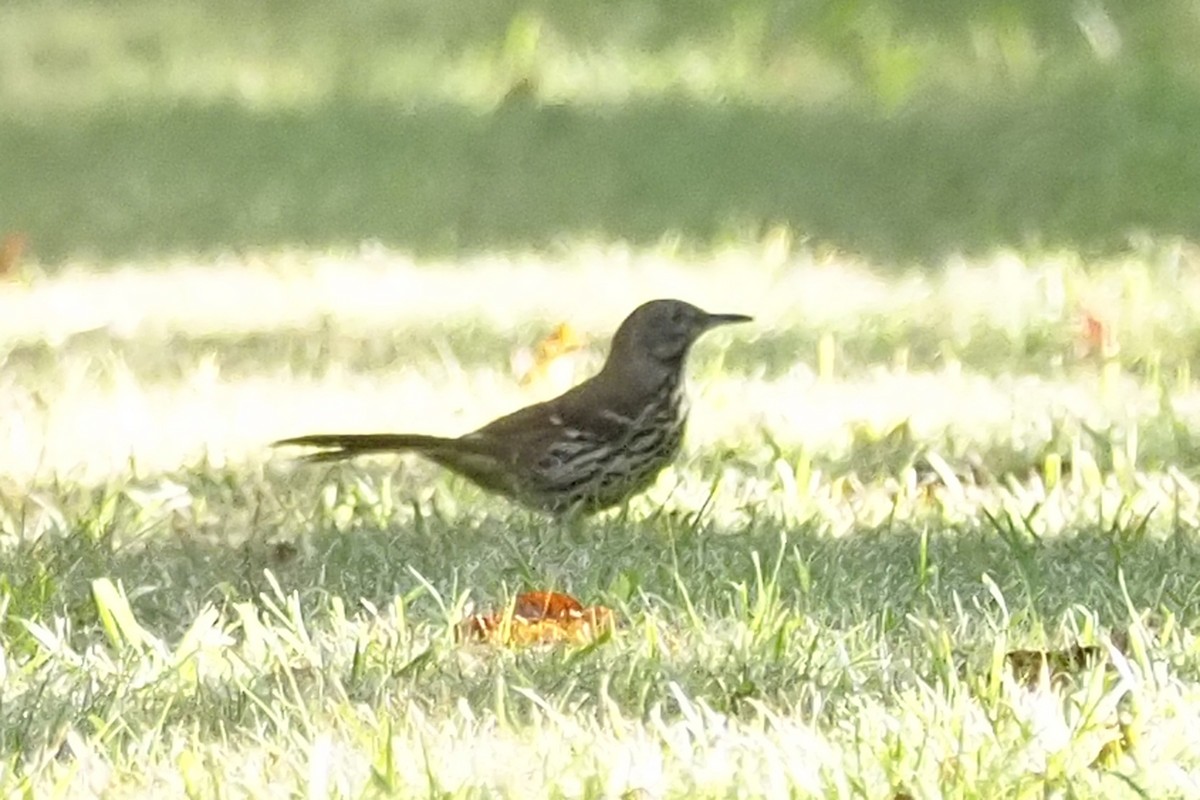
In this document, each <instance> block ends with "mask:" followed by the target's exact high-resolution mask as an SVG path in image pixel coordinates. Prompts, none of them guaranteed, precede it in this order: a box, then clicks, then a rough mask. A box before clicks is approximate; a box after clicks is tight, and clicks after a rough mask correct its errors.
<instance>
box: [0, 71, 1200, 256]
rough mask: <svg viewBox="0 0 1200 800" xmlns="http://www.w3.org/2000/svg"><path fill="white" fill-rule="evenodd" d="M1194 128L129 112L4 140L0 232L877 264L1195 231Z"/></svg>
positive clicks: (1088, 102)
mask: <svg viewBox="0 0 1200 800" xmlns="http://www.w3.org/2000/svg"><path fill="white" fill-rule="evenodd" d="M1066 83H1070V85H1066ZM1197 129H1200V95H1197V94H1196V92H1195V91H1193V90H1191V89H1187V88H1184V87H1183V85H1182V84H1179V83H1177V82H1172V81H1170V80H1169V79H1167V78H1162V79H1161V80H1160V79H1156V78H1154V77H1152V76H1150V74H1148V73H1137V72H1130V73H1128V74H1123V73H1119V72H1116V71H1113V72H1111V73H1105V74H1102V75H1100V76H1098V77H1097V76H1093V77H1092V78H1090V79H1088V80H1087V81H1084V82H1078V81H1076V82H1069V81H1068V82H1065V83H1064V85H1062V86H1059V87H1056V88H1049V89H1046V90H1044V91H1042V92H1040V93H1037V94H1031V95H1026V96H1021V97H1015V98H1008V99H998V98H992V99H981V100H979V101H978V102H974V103H968V102H966V101H957V102H948V101H945V100H944V99H943V100H942V101H939V102H933V101H932V100H931V101H929V102H914V103H913V104H912V106H911V107H910V108H909V109H908V110H906V111H904V112H903V113H899V114H897V115H895V116H892V117H886V116H881V115H879V114H878V113H873V112H866V111H855V110H853V109H845V108H843V109H809V110H805V109H797V108H790V109H789V108H778V107H768V106H746V105H736V104H733V103H728V104H698V103H692V102H685V101H678V102H634V103H630V104H627V105H622V106H615V107H612V108H597V109H586V108H579V107H568V106H561V107H555V106H538V105H535V104H533V103H528V104H527V103H522V102H519V101H518V102H515V103H511V104H509V105H507V106H502V107H500V108H499V109H498V110H497V111H495V112H494V113H491V114H475V113H472V112H471V111H468V110H465V109H462V108H457V107H449V106H446V107H432V108H422V109H418V110H413V111H408V112H406V111H402V110H399V109H396V108H390V107H384V106H370V105H364V104H361V103H358V102H354V101H350V100H344V101H340V102H334V103H331V104H328V105H325V106H322V107H320V108H318V109H315V110H313V111H311V112H303V113H302V112H296V113H276V114H271V115H264V114H256V113H253V112H251V111H248V110H246V109H243V108H240V107H236V106H232V105H223V106H214V107H199V106H177V107H173V108H159V109H148V108H147V109H130V108H126V109H120V110H112V111H108V112H104V113H100V114H97V115H95V116H87V117H81V118H77V119H69V120H68V119H52V120H47V121H42V122H37V121H7V122H6V123H5V124H4V125H3V126H0V152H3V153H5V158H4V159H2V160H0V185H3V186H5V187H9V188H8V189H6V191H5V192H3V193H0V220H4V224H5V225H6V226H8V227H11V228H18V229H22V230H25V231H27V232H28V233H29V235H30V237H31V239H32V241H33V242H34V244H35V248H36V251H37V253H38V255H39V256H40V257H41V258H42V259H43V260H44V261H47V262H51V263H52V262H54V261H56V260H58V259H61V258H63V257H65V256H68V255H72V254H88V255H93V256H98V257H101V258H104V259H121V258H126V257H131V256H138V255H151V254H154V253H158V252H173V251H213V250H218V249H222V248H247V247H257V246H262V247H274V246H280V245H296V244H299V245H308V246H314V247H341V246H353V245H355V244H356V243H357V242H359V241H361V240H363V239H366V238H374V239H379V240H382V241H383V242H384V243H386V244H388V245H390V246H394V247H398V248H402V249H407V250H412V251H414V252H417V253H420V254H437V253H453V252H460V251H462V250H475V249H505V248H524V247H531V246H544V245H546V244H548V243H553V242H554V241H555V240H556V238H558V237H561V236H591V235H595V236H600V237H603V238H618V239H626V240H629V241H632V242H636V243H645V242H653V241H656V240H658V239H659V238H660V237H662V236H663V234H664V232H677V233H680V234H682V235H684V236H686V237H689V238H694V239H696V240H700V241H708V242H715V241H720V240H721V239H722V238H723V237H726V236H731V235H736V236H740V235H745V234H746V233H747V232H749V233H750V234H752V235H753V234H754V233H755V232H757V230H758V229H759V226H760V225H762V224H764V223H766V224H771V223H787V224H789V225H791V226H793V227H794V228H795V229H796V230H798V231H800V232H802V233H803V234H806V235H810V236H812V237H814V238H815V239H816V240H818V241H823V242H829V243H832V244H835V245H837V246H840V247H843V248H847V249H851V250H855V251H859V252H862V253H864V254H867V255H869V256H872V257H875V258H880V259H899V260H904V261H916V262H931V261H936V260H938V259H939V258H941V257H942V256H944V255H946V254H947V253H950V252H956V251H967V252H971V251H986V250H989V249H992V248H995V247H1000V246H1010V245H1016V246H1020V245H1045V246H1066V247H1070V248H1075V249H1081V250H1084V251H1094V250H1103V249H1112V248H1116V247H1120V246H1122V245H1123V243H1124V242H1125V241H1126V240H1125V237H1126V236H1127V235H1128V234H1129V232H1131V231H1133V230H1141V231H1145V232H1148V233H1150V234H1157V235H1176V234H1177V235H1184V236H1193V237H1200V228H1198V227H1197V217H1196V215H1195V214H1194V213H1193V210H1194V209H1195V208H1196V207H1197V206H1198V205H1200V150H1197V149H1196V148H1195V147H1193V146H1192V142H1191V133H1190V132H1191V131H1194V130H1197ZM11 187H18V188H17V190H16V191H13V190H12V189H11Z"/></svg>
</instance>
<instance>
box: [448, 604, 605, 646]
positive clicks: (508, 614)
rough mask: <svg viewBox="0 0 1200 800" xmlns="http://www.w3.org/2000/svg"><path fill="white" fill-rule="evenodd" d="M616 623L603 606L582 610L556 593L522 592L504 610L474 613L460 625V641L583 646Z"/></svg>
mask: <svg viewBox="0 0 1200 800" xmlns="http://www.w3.org/2000/svg"><path fill="white" fill-rule="evenodd" d="M615 624H616V615H615V614H614V613H613V611H612V610H611V609H609V608H605V607H604V606H589V607H587V608H585V607H584V606H583V604H582V603H580V602H579V601H578V600H576V599H575V598H574V597H571V596H570V595H566V594H560V593H558V592H525V593H524V594H520V595H517V597H516V598H515V599H514V600H513V602H512V605H510V606H509V607H508V609H507V610H505V611H503V612H499V613H493V614H474V615H472V616H470V617H468V618H467V619H465V620H463V621H462V622H461V623H459V626H458V634H459V637H460V638H463V639H478V640H481V641H485V642H491V643H492V644H499V645H506V646H510V647H511V646H519V645H529V644H541V643H546V642H569V643H572V644H586V643H588V642H591V641H593V640H595V639H596V637H598V636H599V635H600V634H602V633H604V632H605V631H608V630H611V629H612V628H613V627H614V626H615Z"/></svg>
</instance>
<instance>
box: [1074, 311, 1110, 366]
mask: <svg viewBox="0 0 1200 800" xmlns="http://www.w3.org/2000/svg"><path fill="white" fill-rule="evenodd" d="M1076 350H1077V351H1078V355H1080V356H1088V355H1093V354H1094V355H1099V356H1100V357H1101V358H1112V357H1114V356H1116V355H1117V353H1119V352H1120V351H1121V345H1120V343H1119V342H1118V341H1117V335H1116V333H1115V332H1114V331H1113V329H1112V326H1111V325H1109V324H1108V323H1107V322H1106V321H1105V319H1104V318H1103V317H1102V316H1099V315H1097V314H1095V313H1093V312H1091V311H1084V312H1083V319H1082V321H1081V323H1080V331H1079V340H1078V342H1077V344H1076Z"/></svg>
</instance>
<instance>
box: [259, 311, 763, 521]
mask: <svg viewBox="0 0 1200 800" xmlns="http://www.w3.org/2000/svg"><path fill="white" fill-rule="evenodd" d="M750 319H751V318H750V317H747V316H744V315H742V314H709V313H708V312H707V311H702V310H701V309H699V308H696V307H695V306H693V305H691V304H689V303H685V302H683V301H681V300H653V301H651V302H649V303H645V304H643V305H641V306H639V307H638V308H637V309H635V310H634V312H633V313H632V314H630V315H629V316H628V317H627V318H626V319H625V321H624V322H622V323H621V327H619V328H618V329H617V332H616V334H614V335H613V339H612V346H611V348H610V349H609V354H608V359H607V360H606V361H605V362H604V366H603V368H601V370H600V372H598V373H597V374H596V375H594V376H593V377H591V378H589V379H588V380H586V381H584V382H583V383H581V384H579V385H578V386H576V387H574V388H573V389H570V390H568V391H567V392H565V393H564V394H561V395H559V396H558V397H555V398H554V399H552V400H547V401H546V402H544V403H536V404H534V405H531V406H526V407H525V408H522V409H519V410H518V411H515V412H513V413H511V414H509V415H507V416H504V417H500V418H499V419H497V420H495V421H493V422H490V423H488V424H487V425H484V426H483V427H482V428H480V429H479V430H477V431H474V432H472V433H468V434H466V435H465V436H461V437H458V438H443V437H440V436H426V435H423V434H419V433H369V434H336V433H335V434H315V435H312V436H297V437H295V438H293V439H284V440H282V441H279V442H275V443H274V446H279V445H303V446H309V447H320V448H324V449H323V450H322V451H321V452H317V453H312V454H310V455H308V456H305V457H304V460H305V461H309V462H324V461H338V460H341V459H346V458H353V457H354V456H358V455H363V454H365V453H381V452H404V451H411V452H414V453H418V454H419V455H422V456H424V457H425V458H428V459H429V460H431V461H434V462H436V463H438V464H441V465H442V466H443V467H446V468H448V469H450V470H453V471H454V472H457V473H459V474H460V475H463V476H465V477H467V478H469V479H470V480H472V481H474V482H475V483H477V484H478V485H479V486H481V487H483V488H484V489H487V490H489V491H492V492H496V493H498V494H502V495H505V496H506V497H510V498H512V499H514V500H516V501H517V502H519V503H522V504H524V505H526V506H529V507H530V508H534V509H538V510H541V511H548V512H551V513H554V514H566V513H584V514H588V513H592V512H594V511H599V510H601V509H604V508H608V507H610V506H614V505H617V504H619V503H622V502H624V501H625V500H626V499H628V498H629V497H632V496H633V495H635V494H638V493H639V492H641V491H643V490H645V489H646V488H648V487H649V486H650V484H652V483H653V482H654V479H655V477H657V475H658V473H659V472H661V471H662V470H663V468H664V467H666V466H667V465H668V464H670V463H671V461H672V460H674V458H675V456H676V454H677V453H678V452H679V447H680V444H681V442H682V440H683V429H684V424H685V423H686V421H687V409H686V405H685V400H684V393H683V370H684V362H685V361H686V359H687V354H688V351H689V350H690V349H691V346H692V344H693V343H694V342H695V341H696V339H698V338H699V337H700V335H701V334H703V333H704V332H705V331H707V330H710V329H711V328H714V327H716V326H718V325H725V324H728V323H731V322H748V321H750Z"/></svg>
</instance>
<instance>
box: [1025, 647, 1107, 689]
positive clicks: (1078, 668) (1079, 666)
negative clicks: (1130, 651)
mask: <svg viewBox="0 0 1200 800" xmlns="http://www.w3.org/2000/svg"><path fill="white" fill-rule="evenodd" d="M1107 657H1108V655H1107V653H1106V652H1105V651H1104V648H1103V647H1100V646H1098V645H1086V646H1085V645H1078V644H1076V645H1071V646H1070V647H1067V648H1064V649H1062V650H1013V651H1011V652H1009V653H1005V655H1004V663H1005V664H1007V665H1008V667H1009V669H1011V670H1012V672H1013V676H1014V677H1015V678H1016V679H1017V680H1018V681H1020V682H1022V683H1024V684H1026V685H1027V686H1036V685H1037V683H1038V682H1039V681H1040V680H1041V675H1042V671H1043V670H1045V671H1046V674H1048V675H1049V676H1050V682H1051V683H1053V684H1058V683H1063V682H1065V681H1066V680H1067V679H1069V678H1070V677H1071V676H1072V675H1074V674H1075V673H1079V672H1082V671H1084V670H1085V669H1088V668H1089V667H1090V666H1091V665H1093V664H1096V663H1098V662H1100V661H1103V660H1105V659H1106V658H1107Z"/></svg>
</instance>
